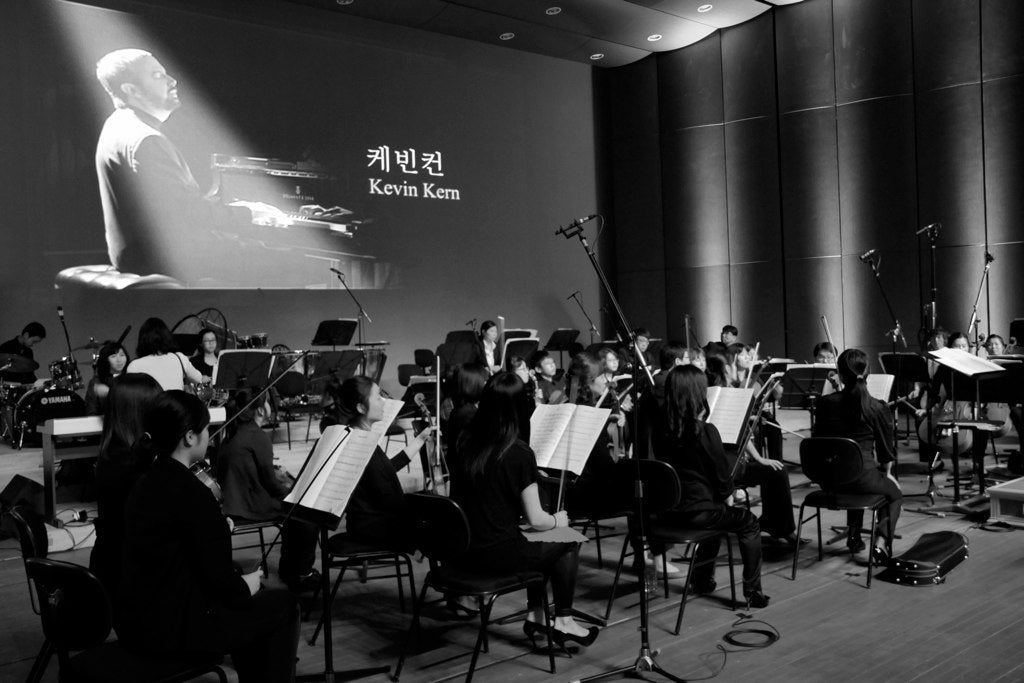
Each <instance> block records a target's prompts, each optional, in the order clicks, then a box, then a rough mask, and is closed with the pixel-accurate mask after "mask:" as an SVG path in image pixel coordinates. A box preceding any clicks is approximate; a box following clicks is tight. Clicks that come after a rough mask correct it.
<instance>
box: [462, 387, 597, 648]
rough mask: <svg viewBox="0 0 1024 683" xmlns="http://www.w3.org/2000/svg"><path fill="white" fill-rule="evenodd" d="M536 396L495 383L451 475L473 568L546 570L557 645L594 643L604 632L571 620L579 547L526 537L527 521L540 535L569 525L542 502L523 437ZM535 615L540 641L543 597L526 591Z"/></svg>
mask: <svg viewBox="0 0 1024 683" xmlns="http://www.w3.org/2000/svg"><path fill="white" fill-rule="evenodd" d="M528 401H529V398H528V397H527V395H526V390H525V387H524V385H523V381H522V380H521V379H519V378H518V377H517V376H516V375H515V374H513V373H507V372H500V373H498V374H497V375H494V376H493V377H491V379H490V380H489V381H488V383H487V386H486V387H485V388H484V392H483V395H482V396H481V398H480V406H479V408H478V409H477V412H476V415H474V416H473V420H472V421H471V422H470V424H469V426H468V427H467V428H466V430H465V431H464V432H463V434H462V436H461V438H460V439H459V447H458V449H457V452H458V457H457V458H456V461H455V462H453V463H450V465H451V471H452V482H451V483H452V488H451V495H452V498H453V499H454V500H455V501H456V502H458V503H459V505H460V506H462V509H463V510H464V511H465V513H466V517H467V519H469V524H470V530H471V548H470V552H469V553H468V557H469V558H470V559H469V560H468V562H469V563H470V564H471V565H472V566H473V568H475V569H479V570H483V571H493V572H500V573H502V574H507V573H509V572H521V571H539V572H542V573H543V574H544V575H545V576H546V577H547V578H548V580H549V581H550V582H551V591H552V593H553V595H554V602H555V619H554V624H553V626H552V632H551V637H552V640H553V641H554V642H556V643H558V644H561V645H564V644H565V643H567V642H573V643H578V644H580V645H591V644H592V643H593V642H594V641H595V640H596V639H597V634H598V629H597V628H596V627H595V628H590V629H585V628H583V627H582V626H580V625H579V624H577V623H576V621H575V620H574V619H573V617H572V615H571V609H572V601H573V593H574V591H575V588H576V570H577V566H578V564H579V543H548V542H540V541H530V540H527V539H526V537H524V536H523V533H522V532H521V531H520V528H519V520H520V518H521V517H524V516H525V517H526V520H527V522H529V524H530V526H532V527H533V528H534V529H536V530H539V531H544V530H549V529H555V528H557V527H566V526H568V525H569V518H568V515H567V514H566V513H565V511H559V512H557V513H555V514H553V515H552V514H549V513H547V512H545V511H544V509H543V508H542V507H541V503H540V495H539V493H538V487H537V460H536V456H535V455H534V454H533V451H532V450H531V449H530V447H529V445H527V444H526V443H525V442H524V441H522V440H521V439H520V423H521V421H522V420H523V419H524V418H523V415H524V408H523V406H524V405H525V404H527V403H528ZM527 606H528V608H529V612H528V614H527V617H526V623H525V624H524V625H523V631H524V632H525V633H526V634H527V635H528V636H529V637H530V638H531V639H533V638H534V637H535V636H536V635H538V634H542V633H544V632H545V630H546V629H547V626H545V625H544V623H543V620H544V610H543V593H542V591H539V590H536V589H534V588H531V589H530V590H529V591H528V593H527Z"/></svg>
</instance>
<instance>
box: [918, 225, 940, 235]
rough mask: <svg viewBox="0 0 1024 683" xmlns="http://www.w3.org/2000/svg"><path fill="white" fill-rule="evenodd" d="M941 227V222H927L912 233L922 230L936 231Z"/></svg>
mask: <svg viewBox="0 0 1024 683" xmlns="http://www.w3.org/2000/svg"><path fill="white" fill-rule="evenodd" d="M941 227H942V223H929V224H928V225H926V226H924V227H923V228H921V229H920V230H918V231H917V232H915V233H914V234H915V235H920V234H921V233H922V232H928V231H929V230H935V231H936V232H938V231H939V228H941Z"/></svg>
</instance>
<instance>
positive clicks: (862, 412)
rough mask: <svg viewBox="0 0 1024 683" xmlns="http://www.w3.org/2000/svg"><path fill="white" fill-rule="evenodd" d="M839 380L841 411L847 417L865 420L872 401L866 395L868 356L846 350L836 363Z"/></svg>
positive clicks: (861, 352)
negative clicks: (840, 382) (841, 385)
mask: <svg viewBox="0 0 1024 683" xmlns="http://www.w3.org/2000/svg"><path fill="white" fill-rule="evenodd" d="M836 369H837V370H838V371H839V378H840V379H841V380H842V382H843V393H842V402H843V410H844V411H845V412H846V413H847V414H848V415H859V416H860V417H861V418H862V419H864V418H867V416H868V414H869V413H870V412H871V405H872V399H871V394H869V393H868V385H867V376H868V374H870V373H869V371H868V355H867V354H866V353H864V352H863V351H861V350H860V349H846V350H845V351H843V352H842V353H841V354H839V359H838V360H837V361H836Z"/></svg>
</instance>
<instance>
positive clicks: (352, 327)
mask: <svg viewBox="0 0 1024 683" xmlns="http://www.w3.org/2000/svg"><path fill="white" fill-rule="evenodd" d="M357 323H358V321H357V320H355V319H354V318H339V319H337V320H322V321H320V324H319V325H317V327H316V334H315V335H313V346H334V347H336V346H348V345H349V344H350V343H351V342H352V335H353V334H355V332H356V327H357Z"/></svg>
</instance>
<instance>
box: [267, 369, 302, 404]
mask: <svg viewBox="0 0 1024 683" xmlns="http://www.w3.org/2000/svg"><path fill="white" fill-rule="evenodd" d="M274 387H275V388H276V389H277V393H278V394H280V395H281V397H282V398H294V397H295V396H301V395H302V394H305V393H306V377H305V375H303V374H302V373H301V372H295V371H294V370H289V371H288V372H286V373H284V376H283V377H281V378H280V379H279V380H278V381H277V384H275V385H274Z"/></svg>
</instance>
